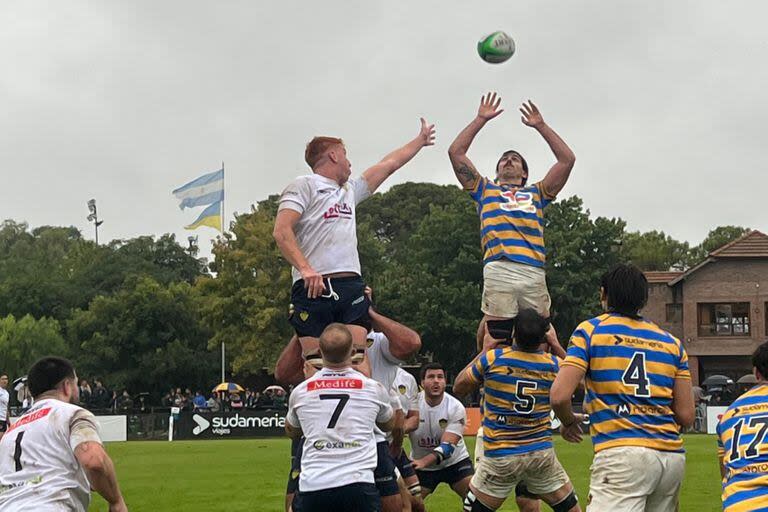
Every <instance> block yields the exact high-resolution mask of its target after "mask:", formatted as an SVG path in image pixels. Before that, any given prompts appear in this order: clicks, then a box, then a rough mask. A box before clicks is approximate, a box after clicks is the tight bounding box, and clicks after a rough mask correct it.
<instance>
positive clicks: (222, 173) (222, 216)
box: [221, 160, 227, 235]
mask: <svg viewBox="0 0 768 512" xmlns="http://www.w3.org/2000/svg"><path fill="white" fill-rule="evenodd" d="M225 174H226V173H225V172H224V160H222V161H221V190H222V192H223V193H222V194H221V234H222V235H223V234H224V226H226V223H225V222H224V199H225V198H226V195H227V191H226V187H225V185H224V184H225V183H226V182H225V181H224V180H225V179H226V177H225V176H224V175H225Z"/></svg>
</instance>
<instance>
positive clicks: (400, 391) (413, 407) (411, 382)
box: [392, 367, 419, 414]
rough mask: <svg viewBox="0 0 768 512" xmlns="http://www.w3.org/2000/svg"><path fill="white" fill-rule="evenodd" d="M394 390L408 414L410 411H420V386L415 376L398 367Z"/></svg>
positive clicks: (393, 385)
mask: <svg viewBox="0 0 768 512" xmlns="http://www.w3.org/2000/svg"><path fill="white" fill-rule="evenodd" d="M392 389H394V390H395V391H396V392H397V396H398V398H399V399H400V405H401V406H402V408H403V411H405V413H406V414H408V411H418V410H419V385H418V384H417V383H416V379H415V378H414V377H413V375H411V374H410V373H408V372H407V371H405V370H403V369H402V368H400V367H398V368H397V375H396V376H395V381H394V382H393V383H392Z"/></svg>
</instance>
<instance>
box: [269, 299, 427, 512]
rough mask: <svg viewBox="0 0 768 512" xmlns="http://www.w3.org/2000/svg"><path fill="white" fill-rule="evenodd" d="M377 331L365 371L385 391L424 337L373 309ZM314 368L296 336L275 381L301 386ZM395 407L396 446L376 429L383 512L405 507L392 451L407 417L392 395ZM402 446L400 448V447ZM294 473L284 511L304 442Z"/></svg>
mask: <svg viewBox="0 0 768 512" xmlns="http://www.w3.org/2000/svg"><path fill="white" fill-rule="evenodd" d="M365 293H366V295H367V297H368V300H369V302H371V299H372V292H371V290H370V288H366V289H365ZM368 314H369V316H370V319H371V323H372V326H373V329H374V331H372V332H371V333H369V335H368V344H367V345H368V346H367V349H366V362H367V364H366V365H364V367H365V370H366V371H369V372H370V377H371V378H373V379H374V380H376V381H378V382H380V383H381V384H382V385H384V387H385V388H386V389H391V388H392V386H393V384H394V382H395V379H396V377H397V372H398V370H399V369H400V364H401V363H402V362H403V361H405V360H408V359H410V357H411V356H412V355H413V354H415V353H417V352H418V351H419V349H420V348H421V338H420V337H419V335H418V333H416V332H415V331H413V330H412V329H410V328H408V327H406V326H405V325H403V324H401V323H399V322H396V321H394V320H392V319H391V318H388V317H386V316H384V315H382V314H380V313H379V312H378V311H376V309H375V308H374V307H373V306H371V307H370V309H369V312H368ZM313 374H314V369H313V366H312V365H310V364H309V363H308V362H305V361H304V359H303V358H302V352H301V345H300V344H299V341H298V338H297V337H296V336H294V338H293V339H291V341H290V342H289V343H288V345H287V346H286V348H285V349H284V350H283V352H282V353H281V354H280V357H279V358H278V361H277V365H276V367H275V378H276V379H277V380H278V381H279V382H281V383H283V384H285V385H288V384H298V383H299V382H301V381H302V380H303V379H304V377H305V375H313ZM392 398H393V399H392V404H393V408H395V409H396V410H399V411H400V413H399V414H398V415H397V416H398V419H397V421H396V424H395V427H394V428H393V434H392V435H393V442H394V446H390V444H389V443H388V441H387V437H386V435H385V434H384V432H382V431H381V430H379V429H374V432H375V436H376V440H377V454H378V464H377V467H376V471H375V476H376V487H377V488H378V490H379V494H380V495H381V498H382V499H381V507H382V510H383V511H384V512H400V511H401V510H402V507H403V502H402V497H401V494H400V489H399V487H398V485H397V475H396V471H395V462H394V461H393V459H392V457H391V455H390V452H391V451H399V450H401V449H402V448H401V447H402V436H403V428H404V414H403V413H402V409H401V407H400V403H399V399H398V397H397V396H396V395H394V393H393V396H392ZM398 447H400V448H398ZM291 461H292V464H291V472H290V475H289V479H288V486H287V488H286V501H285V510H286V511H290V509H291V503H292V501H293V497H294V495H295V493H296V490H297V487H298V481H299V480H298V479H299V476H300V474H301V467H300V464H299V463H300V461H301V443H298V442H294V443H293V445H292V449H291Z"/></svg>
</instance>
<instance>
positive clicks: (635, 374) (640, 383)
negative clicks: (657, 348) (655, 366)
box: [621, 352, 651, 397]
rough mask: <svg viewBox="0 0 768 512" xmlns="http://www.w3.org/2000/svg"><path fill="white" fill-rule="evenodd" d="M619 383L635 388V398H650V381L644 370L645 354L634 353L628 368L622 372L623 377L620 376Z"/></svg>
mask: <svg viewBox="0 0 768 512" xmlns="http://www.w3.org/2000/svg"><path fill="white" fill-rule="evenodd" d="M621 381H622V382H623V383H624V384H625V385H627V386H633V387H634V388H635V392H634V395H635V396H642V397H649V396H651V381H650V379H648V372H647V370H646V369H645V352H635V355H633V356H632V360H631V361H630V362H629V366H627V369H626V370H624V375H622V376H621Z"/></svg>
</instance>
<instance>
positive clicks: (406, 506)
mask: <svg viewBox="0 0 768 512" xmlns="http://www.w3.org/2000/svg"><path fill="white" fill-rule="evenodd" d="M397 487H398V488H400V499H401V500H403V512H411V493H409V492H408V487H407V486H406V485H405V482H404V481H403V479H402V478H398V479H397Z"/></svg>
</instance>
